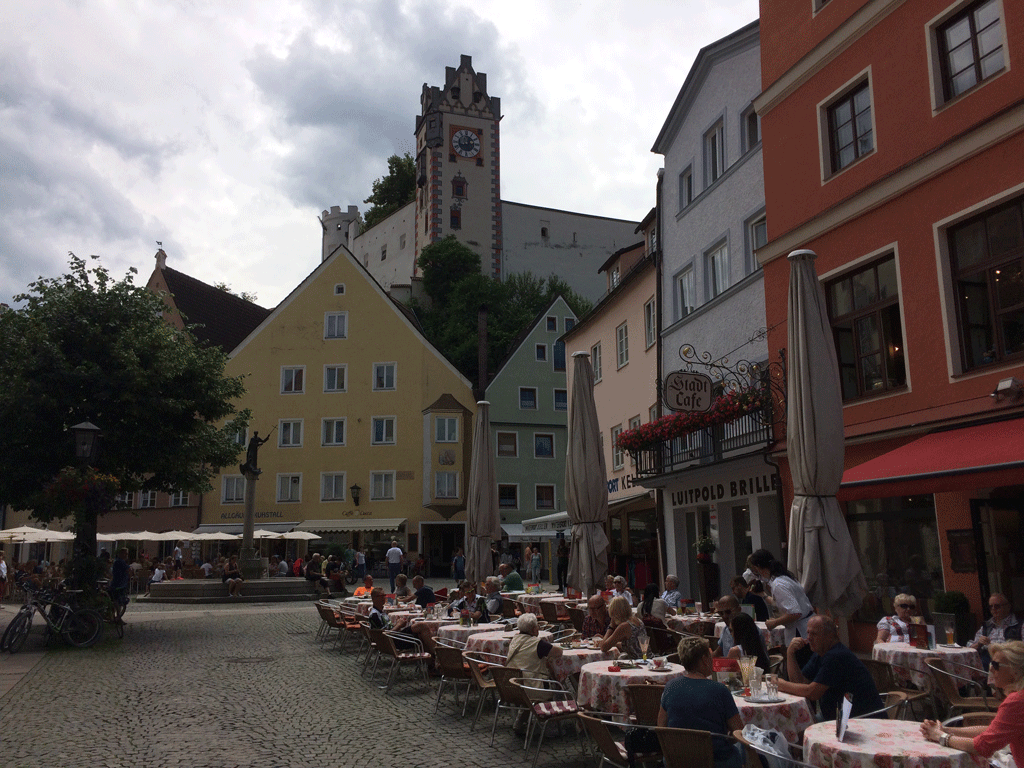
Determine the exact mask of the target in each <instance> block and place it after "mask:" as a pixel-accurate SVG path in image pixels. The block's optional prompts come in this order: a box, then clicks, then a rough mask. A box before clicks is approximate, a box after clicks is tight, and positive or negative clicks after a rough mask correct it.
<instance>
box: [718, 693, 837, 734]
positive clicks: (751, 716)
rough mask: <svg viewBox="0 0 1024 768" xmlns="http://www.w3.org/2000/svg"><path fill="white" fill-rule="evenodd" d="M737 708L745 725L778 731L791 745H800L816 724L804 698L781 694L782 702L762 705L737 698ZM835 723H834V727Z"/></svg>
mask: <svg viewBox="0 0 1024 768" xmlns="http://www.w3.org/2000/svg"><path fill="white" fill-rule="evenodd" d="M733 698H735V700H736V707H737V708H738V709H739V711H740V719H741V720H742V721H743V724H744V725H756V726H757V727H758V728H764V729H765V730H771V731H778V732H779V733H781V734H782V735H783V736H785V737H786V741H788V742H789V743H790V744H799V743H800V742H801V734H802V733H803V732H804V731H805V730H806V729H807V728H808V727H809V726H810V725H811V724H812V723H813V722H814V718H813V717H812V716H811V710H810V708H809V707H808V706H807V699H805V698H804V697H803V696H791V695H790V694H788V693H782V692H780V693H779V698H780V699H782V701H777V702H772V703H761V702H757V701H747V700H746V699H744V698H743V697H742V696H735V695H734V697H733ZM834 726H835V723H833V727H834Z"/></svg>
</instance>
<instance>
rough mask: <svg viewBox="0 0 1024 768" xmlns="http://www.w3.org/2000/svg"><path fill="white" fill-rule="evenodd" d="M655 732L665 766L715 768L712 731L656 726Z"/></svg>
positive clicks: (674, 767) (671, 767) (670, 767)
mask: <svg viewBox="0 0 1024 768" xmlns="http://www.w3.org/2000/svg"><path fill="white" fill-rule="evenodd" d="M654 732H655V733H656V734H658V743H660V744H661V753H662V755H663V757H664V759H665V768H714V765H715V757H714V751H713V750H712V747H711V732H710V731H694V730H691V729H689V728H655V729H654ZM720 738H724V737H720Z"/></svg>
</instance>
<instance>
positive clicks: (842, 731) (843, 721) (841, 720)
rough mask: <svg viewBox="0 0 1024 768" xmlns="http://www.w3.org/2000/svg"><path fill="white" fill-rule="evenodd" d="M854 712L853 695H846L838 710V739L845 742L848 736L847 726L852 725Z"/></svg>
mask: <svg viewBox="0 0 1024 768" xmlns="http://www.w3.org/2000/svg"><path fill="white" fill-rule="evenodd" d="M852 711H853V695H852V694H849V693H848V694H846V695H845V696H844V697H843V701H842V703H841V705H840V706H839V708H838V709H836V738H837V739H839V741H842V740H843V737H844V736H845V735H846V726H847V725H849V724H850V713H851V712H852Z"/></svg>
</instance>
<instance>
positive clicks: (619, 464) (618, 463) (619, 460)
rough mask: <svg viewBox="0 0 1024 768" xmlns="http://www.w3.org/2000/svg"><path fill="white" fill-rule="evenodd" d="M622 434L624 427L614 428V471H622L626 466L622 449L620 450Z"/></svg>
mask: <svg viewBox="0 0 1024 768" xmlns="http://www.w3.org/2000/svg"><path fill="white" fill-rule="evenodd" d="M621 434H622V425H621V424H619V425H617V426H614V427H612V469H622V468H623V466H625V463H626V462H625V459H624V458H623V454H622V449H621V448H619V443H618V441H619V435H621Z"/></svg>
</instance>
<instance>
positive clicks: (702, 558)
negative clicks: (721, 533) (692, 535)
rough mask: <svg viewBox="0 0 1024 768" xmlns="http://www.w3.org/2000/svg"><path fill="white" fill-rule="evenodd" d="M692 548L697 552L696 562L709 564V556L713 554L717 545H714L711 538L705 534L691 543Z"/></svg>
mask: <svg viewBox="0 0 1024 768" xmlns="http://www.w3.org/2000/svg"><path fill="white" fill-rule="evenodd" d="M693 548H694V549H696V550H697V561H698V562H701V563H710V562H711V556H712V555H713V554H715V550H717V549H718V545H717V544H715V540H714V539H713V538H712V537H711V536H709V535H707V534H705V535H704V536H701V537H700V538H699V539H697V540H696V541H695V542H694V543H693Z"/></svg>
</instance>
